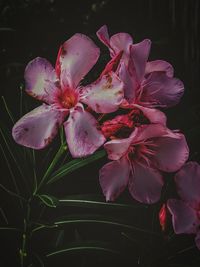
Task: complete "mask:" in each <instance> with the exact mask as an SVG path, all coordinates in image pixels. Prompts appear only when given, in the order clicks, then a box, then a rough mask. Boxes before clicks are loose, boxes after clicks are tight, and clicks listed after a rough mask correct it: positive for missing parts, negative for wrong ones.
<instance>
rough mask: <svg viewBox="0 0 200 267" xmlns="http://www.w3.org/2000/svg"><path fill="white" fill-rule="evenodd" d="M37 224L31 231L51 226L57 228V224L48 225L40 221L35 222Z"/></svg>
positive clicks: (50, 227)
mask: <svg viewBox="0 0 200 267" xmlns="http://www.w3.org/2000/svg"><path fill="white" fill-rule="evenodd" d="M35 224H37V225H39V226H37V227H35V228H34V229H33V230H32V233H34V232H37V231H39V230H43V229H52V228H57V227H58V226H57V225H54V224H53V225H48V224H42V223H35Z"/></svg>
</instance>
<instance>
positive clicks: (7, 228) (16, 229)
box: [0, 227, 21, 232]
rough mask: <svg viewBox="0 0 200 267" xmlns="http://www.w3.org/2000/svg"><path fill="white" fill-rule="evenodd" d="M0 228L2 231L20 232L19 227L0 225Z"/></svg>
mask: <svg viewBox="0 0 200 267" xmlns="http://www.w3.org/2000/svg"><path fill="white" fill-rule="evenodd" d="M0 230H3V231H14V232H21V229H18V228H15V227H0Z"/></svg>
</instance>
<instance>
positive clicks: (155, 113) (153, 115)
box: [132, 104, 167, 126]
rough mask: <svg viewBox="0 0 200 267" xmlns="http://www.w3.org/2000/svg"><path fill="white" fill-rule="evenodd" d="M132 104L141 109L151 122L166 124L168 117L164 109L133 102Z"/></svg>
mask: <svg viewBox="0 0 200 267" xmlns="http://www.w3.org/2000/svg"><path fill="white" fill-rule="evenodd" d="M132 106H133V107H137V108H138V109H139V110H141V111H142V113H143V114H144V116H145V117H147V118H148V119H149V121H150V122H151V123H156V124H162V125H164V126H166V122H167V117H166V115H165V114H164V113H163V112H162V111H160V110H158V109H154V108H147V107H143V106H140V105H137V104H133V105H132Z"/></svg>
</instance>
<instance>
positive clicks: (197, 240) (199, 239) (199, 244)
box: [195, 231, 200, 250]
mask: <svg viewBox="0 0 200 267" xmlns="http://www.w3.org/2000/svg"><path fill="white" fill-rule="evenodd" d="M195 243H196V246H197V248H198V249H199V250H200V231H198V232H197V235H196V237H195Z"/></svg>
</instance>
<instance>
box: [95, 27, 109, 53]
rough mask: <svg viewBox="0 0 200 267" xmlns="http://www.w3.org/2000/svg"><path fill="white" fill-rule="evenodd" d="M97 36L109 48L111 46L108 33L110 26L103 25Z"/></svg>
mask: <svg viewBox="0 0 200 267" xmlns="http://www.w3.org/2000/svg"><path fill="white" fill-rule="evenodd" d="M96 34H97V37H98V38H99V40H100V41H101V42H102V43H103V44H105V45H106V46H107V47H108V48H110V38H109V34H108V28H107V26H106V25H103V26H102V27H101V28H100V29H99V30H98V31H97V33H96Z"/></svg>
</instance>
